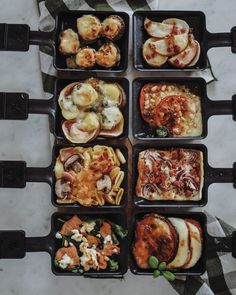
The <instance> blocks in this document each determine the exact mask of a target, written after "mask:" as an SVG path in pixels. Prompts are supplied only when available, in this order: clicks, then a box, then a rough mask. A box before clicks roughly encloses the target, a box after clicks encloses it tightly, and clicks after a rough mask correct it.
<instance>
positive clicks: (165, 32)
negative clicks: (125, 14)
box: [144, 17, 174, 38]
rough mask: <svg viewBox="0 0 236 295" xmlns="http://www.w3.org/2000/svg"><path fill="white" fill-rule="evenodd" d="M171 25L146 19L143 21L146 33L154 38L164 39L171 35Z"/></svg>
mask: <svg viewBox="0 0 236 295" xmlns="http://www.w3.org/2000/svg"><path fill="white" fill-rule="evenodd" d="M173 27H174V26H173V25H169V24H165V23H159V22H155V21H151V20H150V19H148V18H147V17H146V18H145V20H144V28H145V30H146V31H147V33H148V34H149V35H150V36H152V37H155V38H165V37H167V36H169V35H171V33H172V30H173Z"/></svg>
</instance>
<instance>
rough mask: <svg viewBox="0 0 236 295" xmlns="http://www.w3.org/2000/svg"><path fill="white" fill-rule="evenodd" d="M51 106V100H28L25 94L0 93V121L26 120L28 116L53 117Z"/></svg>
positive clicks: (52, 102) (52, 107)
mask: <svg viewBox="0 0 236 295" xmlns="http://www.w3.org/2000/svg"><path fill="white" fill-rule="evenodd" d="M53 104H54V101H53V98H51V99H47V100H44V99H29V96H28V94H27V93H20V92H0V119H1V120H26V119H27V118H28V115H29V114H49V115H53V113H54V106H53Z"/></svg>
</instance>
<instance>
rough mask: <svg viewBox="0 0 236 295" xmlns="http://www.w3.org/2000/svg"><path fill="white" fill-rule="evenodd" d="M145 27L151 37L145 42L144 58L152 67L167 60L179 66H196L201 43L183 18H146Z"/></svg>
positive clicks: (160, 64) (161, 64)
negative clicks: (161, 20)
mask: <svg viewBox="0 0 236 295" xmlns="http://www.w3.org/2000/svg"><path fill="white" fill-rule="evenodd" d="M144 29H145V30H146V32H147V34H148V35H149V36H150V37H151V38H149V39H147V40H146V41H145V42H144V44H143V49H142V50H143V58H144V60H145V61H146V62H147V64H148V65H149V66H151V67H154V68H155V67H161V66H163V65H164V64H165V63H166V62H168V63H169V64H170V65H172V66H174V67H177V68H186V67H192V66H194V65H195V64H196V63H197V61H198V59H199V56H200V51H201V48H200V45H199V43H198V41H197V40H195V38H194V35H193V33H194V32H193V31H192V29H190V28H189V25H188V24H187V23H186V22H185V21H184V20H182V19H178V18H168V19H165V20H163V22H157V21H154V20H150V19H148V18H145V20H144Z"/></svg>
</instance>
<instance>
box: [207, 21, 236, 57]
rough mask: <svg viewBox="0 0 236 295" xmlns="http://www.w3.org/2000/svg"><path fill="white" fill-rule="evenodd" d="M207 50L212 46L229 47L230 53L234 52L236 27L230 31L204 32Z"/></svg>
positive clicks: (235, 49)
mask: <svg viewBox="0 0 236 295" xmlns="http://www.w3.org/2000/svg"><path fill="white" fill-rule="evenodd" d="M206 47H207V50H208V49H210V48H213V47H231V51H232V53H236V27H233V28H232V29H231V31H230V33H210V32H207V34H206Z"/></svg>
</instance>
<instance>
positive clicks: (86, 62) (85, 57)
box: [75, 47, 96, 68]
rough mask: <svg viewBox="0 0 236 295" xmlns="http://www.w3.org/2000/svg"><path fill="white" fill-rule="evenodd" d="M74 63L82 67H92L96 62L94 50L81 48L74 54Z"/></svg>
mask: <svg viewBox="0 0 236 295" xmlns="http://www.w3.org/2000/svg"><path fill="white" fill-rule="evenodd" d="M75 63H76V64H77V65H78V66H79V67H83V68H90V67H93V66H94V65H95V63H96V51H95V50H94V49H93V48H89V47H84V48H81V49H80V50H79V52H78V53H77V54H76V57H75Z"/></svg>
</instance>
